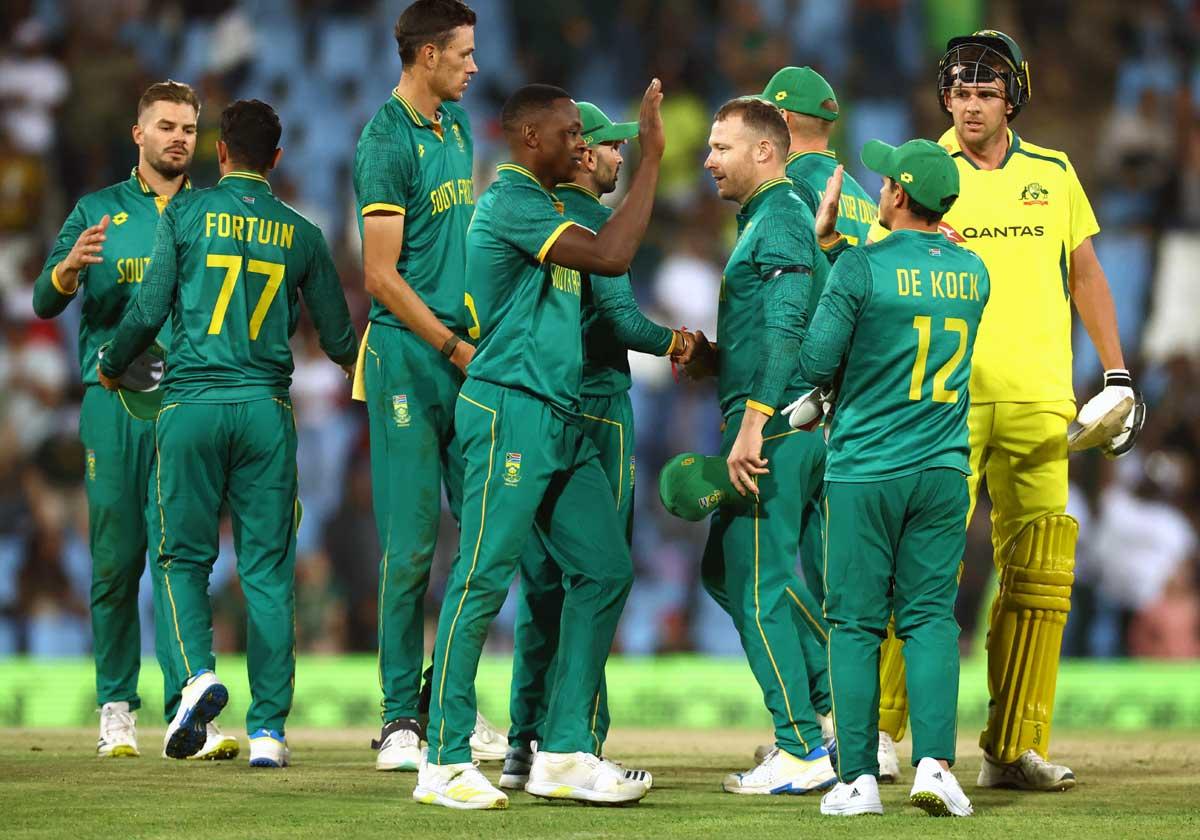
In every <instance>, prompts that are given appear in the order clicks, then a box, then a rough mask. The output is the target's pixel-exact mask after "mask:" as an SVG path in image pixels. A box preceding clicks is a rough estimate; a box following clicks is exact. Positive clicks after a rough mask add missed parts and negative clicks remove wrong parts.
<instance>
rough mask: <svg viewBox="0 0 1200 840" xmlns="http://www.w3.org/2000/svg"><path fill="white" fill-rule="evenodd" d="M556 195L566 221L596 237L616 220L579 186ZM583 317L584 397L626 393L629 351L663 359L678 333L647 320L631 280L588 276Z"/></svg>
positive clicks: (625, 276)
mask: <svg viewBox="0 0 1200 840" xmlns="http://www.w3.org/2000/svg"><path fill="white" fill-rule="evenodd" d="M554 194H555V195H556V196H558V198H559V199H560V200H561V201H562V204H563V215H564V216H565V217H566V218H568V219H571V220H572V221H575V222H579V223H580V224H581V225H583V226H584V227H586V228H590V229H591V230H594V231H598V230H600V228H602V227H603V226H604V223H605V222H607V221H608V217H609V216H611V215H612V212H613V211H612V209H611V208H610V207H608V206H607V205H605V204H603V203H602V202H601V201H600V196H598V195H596V194H595V193H593V192H591V191H590V190H588V189H586V188H585V187H581V186H579V185H578V184H559V185H558V186H557V187H555V190H554ZM581 306H582V313H583V385H582V387H581V389H580V393H582V395H583V396H585V397H611V396H613V395H615V394H621V393H624V392H625V391H628V390H629V389H630V388H631V387H632V385H633V380H632V379H631V378H630V376H629V353H628V351H629V350H637V351H639V352H642V353H652V354H654V355H656V356H661V355H663V354H665V353H666V352H667V350H668V349H669V348H670V346H671V341H672V340H673V339H674V333H673V332H672V331H671V330H669V329H667V328H666V327H663V326H659V325H658V324H655V323H653V322H652V321H650V320H648V319H647V318H646V317H645V316H644V315H642V313H641V310H640V309H638V305H637V300H636V299H635V298H634V296H633V286H632V283H631V281H630V279H629V274H628V273H626V274H622V275H621V276H620V277H593V276H591V275H585V277H584V283H583V297H582V302H581Z"/></svg>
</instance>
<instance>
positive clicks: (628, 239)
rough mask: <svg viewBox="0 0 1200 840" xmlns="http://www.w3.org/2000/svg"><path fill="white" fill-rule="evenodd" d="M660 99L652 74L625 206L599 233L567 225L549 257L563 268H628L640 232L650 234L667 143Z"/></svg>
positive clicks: (613, 273)
mask: <svg viewBox="0 0 1200 840" xmlns="http://www.w3.org/2000/svg"><path fill="white" fill-rule="evenodd" d="M661 104H662V83H661V82H659V80H658V79H654V80H653V81H652V82H650V86H649V87H648V88H646V93H645V95H644V96H643V97H642V110H641V113H640V115H639V117H638V142H639V144H640V145H641V148H642V159H641V162H640V163H639V164H638V168H637V172H635V173H634V176H633V180H632V181H631V182H630V184H629V192H628V193H627V194H626V196H625V200H624V201H622V202H621V206H620V207H618V208H617V210H616V212H614V213H613V214H612V216H611V217H610V218H609V220H608V221H607V222H606V223H605V225H604V227H603V228H601V229H600V232H599V233H593V232H592V231H590V230H588V229H587V228H584V227H581V226H579V225H572V226H570V227H568V228H566V229H565V230H564V231H563V232H562V234H561V235H560V236H559V237H558V238H557V239H556V240H555V241H554V244H553V245H552V246H551V247H550V250H549V252H548V253H547V255H546V259H547V260H549V261H550V262H552V263H554V264H555V265H561V266H563V267H564V268H573V269H576V270H577V271H583V272H587V273H588V274H592V275H596V274H599V275H603V276H606V277H617V276H619V275H621V274H624V273H625V272H627V271H629V266H630V264H631V263H632V262H633V256H634V254H636V253H637V249H638V246H639V245H641V244H642V237H643V236H645V235H646V226H647V225H648V224H649V223H650V211H651V209H652V208H653V207H654V191H655V189H656V188H657V186H658V171H659V166H660V164H661V163H662V156H663V150H664V149H665V148H666V138H665V136H664V134H663V125H662V114H661V113H660V111H659V108H660V106H661Z"/></svg>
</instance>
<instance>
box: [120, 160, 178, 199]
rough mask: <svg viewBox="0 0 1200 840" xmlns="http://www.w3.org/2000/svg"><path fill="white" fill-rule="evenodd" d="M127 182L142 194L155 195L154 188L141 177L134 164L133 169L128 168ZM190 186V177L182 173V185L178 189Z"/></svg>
mask: <svg viewBox="0 0 1200 840" xmlns="http://www.w3.org/2000/svg"><path fill="white" fill-rule="evenodd" d="M129 182H130V185H131V186H133V187H134V188H135V189H136V190H137V191H138V192H140V193H141V194H142V195H157V193H156V192H154V189H153V188H152V187H151V186H150V185H149V184H147V183H146V179H145V178H143V177H142V173H140V172H138V168H137V167H136V166H135V167H133V169H131V170H129ZM191 188H192V179H191V178H190V177H188V176H187V175H184V176H183V186H182V187H180V189H181V190H190V189H191Z"/></svg>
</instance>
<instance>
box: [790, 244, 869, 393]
mask: <svg viewBox="0 0 1200 840" xmlns="http://www.w3.org/2000/svg"><path fill="white" fill-rule="evenodd" d="M870 271H871V269H870V266H869V264H868V262H867V260H866V258H865V257H864V256H863V255H862V253H861V252H860V251H859V250H858V249H850V250H847V251H846V252H844V253H843V254H842V256H841V258H840V259H839V260H838V262H837V265H836V266H834V268H833V271H832V272H830V275H829V279H828V281H826V283H825V289H824V291H823V292H822V293H821V300H820V302H819V303H818V304H817V311H816V313H815V314H814V315H813V321H812V326H811V328H810V329H809V330H808V334H807V335H806V336H805V338H804V343H803V345H802V346H801V348H800V372H801V374H802V375H803V376H804V378H805V379H807V380H808V381H809V382H812V383H813V384H815V385H828V384H829V383H830V382H832V381H833V380H834V378H835V376H836V375H837V371H838V368H839V367H840V366H841V364H842V359H843V358H845V355H846V348H847V347H848V346H849V344H850V337H851V335H852V334H853V333H854V325H855V323H856V322H857V321H858V316H859V313H861V312H862V310H863V308H864V307H865V306H866V304H867V300H868V297H869V295H870V289H871V275H870Z"/></svg>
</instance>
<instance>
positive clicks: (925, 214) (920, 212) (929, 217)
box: [888, 178, 946, 225]
mask: <svg viewBox="0 0 1200 840" xmlns="http://www.w3.org/2000/svg"><path fill="white" fill-rule="evenodd" d="M888 180H889V181H891V182H892V183H893V184H896V186H898V187H900V189H901V190H904V194H905V195H906V196H908V212H910V213H912V214H913V215H914V216H916V217H917V218H918V219H920V220H921V221H923V222H928V223H929V224H931V225H936V224H937V223H938V222H940V221H941V220H942V216H945V215H946V214H945V212H944V211H942V210H931V209H930V208H928V207H926V206H925V205H924V204H922V203H921V202H919V201H917V200H916V199H915V198H913V197H912V196H911V195H910V194H909V192H908V190H905V189H904V187H902V186H900V184H899V183H897V182H896V180H895V179H894V178H888Z"/></svg>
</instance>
